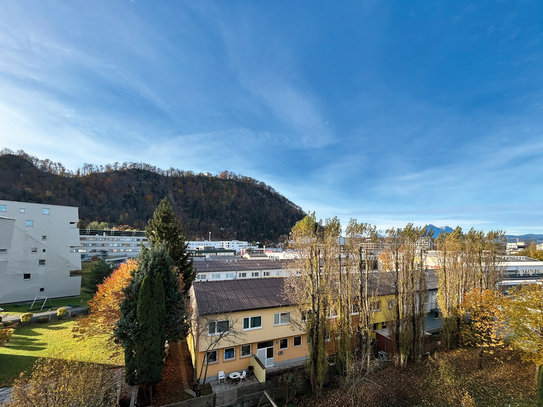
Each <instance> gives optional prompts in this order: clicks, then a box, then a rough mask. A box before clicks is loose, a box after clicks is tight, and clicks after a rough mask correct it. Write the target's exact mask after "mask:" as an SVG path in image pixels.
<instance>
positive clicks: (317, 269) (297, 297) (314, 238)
mask: <svg viewBox="0 0 543 407" xmlns="http://www.w3.org/2000/svg"><path fill="white" fill-rule="evenodd" d="M340 233H341V227H340V226H339V221H338V220H337V218H335V219H332V220H327V221H326V223H324V224H323V223H322V222H320V223H317V221H316V218H315V214H314V213H312V214H309V215H307V216H306V217H305V218H304V219H302V220H301V221H299V222H298V223H296V225H295V226H294V227H293V228H292V231H291V233H290V241H291V246H292V247H293V248H294V249H295V250H296V251H297V253H298V254H299V256H300V257H299V259H298V260H297V261H296V262H295V265H294V267H293V272H292V273H291V275H290V276H289V277H288V281H287V283H286V284H285V290H286V295H287V296H288V297H289V298H290V299H291V300H292V302H293V303H294V304H297V305H298V308H299V313H300V315H299V318H297V319H293V320H292V321H291V322H293V323H294V324H295V325H298V326H299V327H300V328H301V329H303V330H304V331H305V333H306V334H307V345H308V349H309V355H308V369H309V377H310V380H311V388H312V391H313V393H315V394H316V395H321V394H322V391H323V386H324V377H325V375H326V372H327V371H328V354H327V353H326V339H327V336H328V332H329V325H328V317H329V315H330V310H331V309H332V308H331V307H332V296H333V291H332V287H333V286H334V273H333V270H334V269H336V268H337V267H338V264H339V263H338V253H339V251H338V246H339V243H338V238H339V236H340Z"/></svg>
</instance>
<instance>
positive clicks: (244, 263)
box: [194, 259, 292, 273]
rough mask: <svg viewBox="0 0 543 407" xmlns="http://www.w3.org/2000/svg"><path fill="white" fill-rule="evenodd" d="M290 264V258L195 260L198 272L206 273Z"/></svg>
mask: <svg viewBox="0 0 543 407" xmlns="http://www.w3.org/2000/svg"><path fill="white" fill-rule="evenodd" d="M290 264H292V261H290V260H269V259H263V260H260V259H259V260H247V259H233V260H223V261H195V262H194V268H195V269H196V272H197V273H205V272H206V271H209V272H219V271H245V270H281V269H283V270H285V269H287V268H288V267H289V265H290Z"/></svg>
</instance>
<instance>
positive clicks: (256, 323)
mask: <svg viewBox="0 0 543 407" xmlns="http://www.w3.org/2000/svg"><path fill="white" fill-rule="evenodd" d="M258 328H262V316H258V317H247V318H243V330H244V331H246V330H249V329H258Z"/></svg>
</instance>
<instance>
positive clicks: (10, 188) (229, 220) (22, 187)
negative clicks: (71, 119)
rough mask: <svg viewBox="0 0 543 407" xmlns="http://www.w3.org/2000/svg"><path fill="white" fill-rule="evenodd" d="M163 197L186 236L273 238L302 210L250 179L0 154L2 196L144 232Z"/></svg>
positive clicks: (286, 230) (139, 165)
mask: <svg viewBox="0 0 543 407" xmlns="http://www.w3.org/2000/svg"><path fill="white" fill-rule="evenodd" d="M165 196H167V197H168V198H169V199H170V201H171V202H172V205H173V208H174V210H175V211H176V213H177V214H178V215H179V217H180V219H181V222H182V224H183V227H184V229H185V234H186V236H187V238H188V239H189V240H196V239H200V238H205V239H207V238H208V234H209V232H211V233H212V238H213V239H214V240H216V239H239V240H248V241H260V242H262V241H266V240H267V241H275V240H277V239H278V238H279V237H280V236H281V235H288V233H289V232H290V229H291V228H292V226H294V224H295V223H296V222H297V221H298V220H300V219H302V218H303V217H304V212H303V211H302V210H301V208H300V207H298V206H296V205H295V204H293V203H292V202H290V201H289V200H288V199H286V198H285V197H283V196H282V195H280V194H279V193H277V192H275V191H274V190H273V188H271V187H269V186H267V185H265V184H264V183H262V182H258V181H256V180H254V179H252V178H248V177H243V176H239V175H235V174H233V173H229V172H226V171H225V172H223V173H221V174H220V175H218V176H208V175H203V174H198V175H196V174H193V173H192V172H185V171H180V170H174V169H170V170H166V171H163V170H160V169H157V168H155V167H151V166H149V165H147V164H142V163H122V164H119V163H115V164H114V165H111V166H109V165H108V166H106V167H97V166H93V165H91V164H85V166H84V167H83V169H82V170H78V171H77V173H72V172H70V171H67V170H66V169H65V168H64V167H63V166H62V165H61V164H59V163H53V162H51V161H49V160H39V159H36V158H35V157H31V156H28V155H26V154H25V153H24V152H18V154H17V155H15V154H9V153H7V154H6V153H5V152H3V154H0V199H4V200H14V201H22V202H34V203H49V204H53V205H68V206H77V207H79V217H80V219H81V220H82V221H83V222H85V223H89V222H91V221H94V220H97V221H99V222H102V221H105V222H108V223H110V224H113V225H130V226H132V227H134V228H138V229H142V230H143V229H144V228H145V225H146V224H147V221H148V220H149V218H150V217H151V216H152V214H153V211H154V209H155V208H156V206H157V205H158V203H159V202H160V200H162V198H164V197H165Z"/></svg>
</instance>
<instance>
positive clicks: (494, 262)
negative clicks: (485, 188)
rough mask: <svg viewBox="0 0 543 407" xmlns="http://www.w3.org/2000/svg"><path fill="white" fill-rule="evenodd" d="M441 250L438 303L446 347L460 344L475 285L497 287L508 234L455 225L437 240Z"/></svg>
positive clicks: (482, 287)
mask: <svg viewBox="0 0 543 407" xmlns="http://www.w3.org/2000/svg"><path fill="white" fill-rule="evenodd" d="M436 245H437V250H438V268H437V270H436V274H437V276H438V292H439V295H438V303H439V308H440V317H441V318H442V320H443V339H444V343H445V345H446V346H447V347H450V346H451V345H452V344H453V342H454V341H456V342H457V343H460V342H461V340H462V335H461V328H460V326H461V321H462V311H461V308H462V307H461V304H462V301H463V300H464V295H465V294H466V293H467V292H469V291H471V290H472V289H474V288H476V289H478V290H479V291H483V290H487V289H490V290H492V289H494V288H495V287H496V284H497V283H498V282H499V281H500V280H501V278H502V276H503V272H504V268H503V265H502V261H501V257H500V256H501V255H502V254H503V253H504V250H505V235H504V232H501V231H490V232H488V233H486V234H485V233H484V232H482V231H476V230H475V229H473V228H472V229H471V230H470V231H469V232H468V233H464V232H463V231H462V229H461V228H459V227H458V228H456V229H455V230H454V231H453V232H451V233H443V234H441V235H440V236H439V237H438V239H437V240H436Z"/></svg>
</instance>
